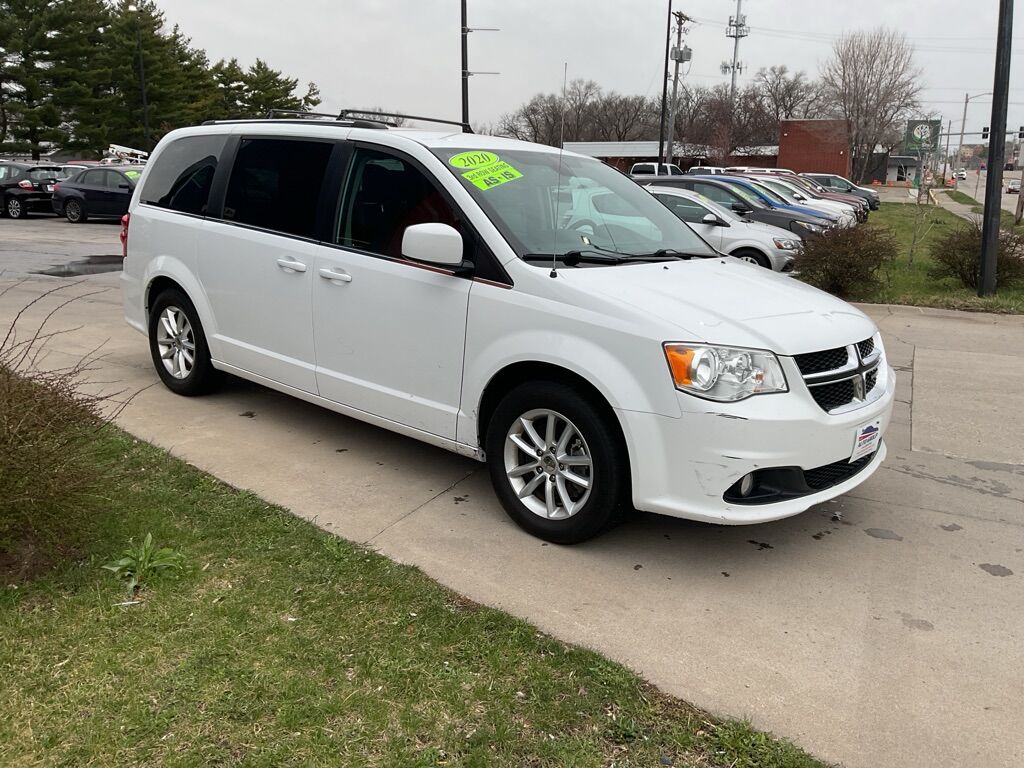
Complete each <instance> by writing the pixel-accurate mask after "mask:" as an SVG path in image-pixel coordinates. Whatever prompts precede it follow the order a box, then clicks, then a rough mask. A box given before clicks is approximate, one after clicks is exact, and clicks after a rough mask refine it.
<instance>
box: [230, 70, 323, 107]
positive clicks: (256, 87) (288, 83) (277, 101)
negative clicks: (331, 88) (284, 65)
mask: <svg viewBox="0 0 1024 768" xmlns="http://www.w3.org/2000/svg"><path fill="white" fill-rule="evenodd" d="M242 82H243V83H244V85H245V93H244V98H243V100H242V113H243V114H242V115H241V116H242V117H263V116H264V115H266V114H267V112H269V111H270V110H271V109H295V110H301V111H303V112H308V111H309V110H310V109H312V108H313V107H315V106H316V105H317V104H319V103H320V91H319V89H317V87H316V85H315V84H313V83H310V84H309V86H308V87H307V90H306V94H305V95H304V96H297V95H295V89H296V88H297V87H298V85H299V81H298V78H292V77H285V76H284V75H283V74H281V73H280V72H279V71H277V70H275V69H271V68H270V67H269V66H268V65H267V64H266V62H264V61H263V60H262V59H256V63H255V64H253V65H252V66H251V67H249V69H248V70H247V71H246V72H245V75H244V76H243V78H242Z"/></svg>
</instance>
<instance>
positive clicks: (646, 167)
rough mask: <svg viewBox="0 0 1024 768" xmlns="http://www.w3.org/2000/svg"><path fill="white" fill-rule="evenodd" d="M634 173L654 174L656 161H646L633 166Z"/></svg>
mask: <svg viewBox="0 0 1024 768" xmlns="http://www.w3.org/2000/svg"><path fill="white" fill-rule="evenodd" d="M633 173H635V174H638V175H639V174H643V175H649V174H651V175H653V174H654V163H644V164H642V165H635V166H633Z"/></svg>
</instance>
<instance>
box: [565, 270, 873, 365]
mask: <svg viewBox="0 0 1024 768" xmlns="http://www.w3.org/2000/svg"><path fill="white" fill-rule="evenodd" d="M562 275H564V276H565V277H566V282H565V285H566V286H572V287H574V288H578V289H580V290H581V291H585V292H586V293H588V294H591V295H599V296H601V297H602V298H604V299H606V300H608V301H612V302H616V303H619V304H622V305H628V306H629V307H631V308H632V309H634V310H635V311H637V312H640V313H643V314H645V315H647V316H648V317H652V318H658V319H660V320H662V321H664V322H665V323H667V324H669V325H670V326H672V327H671V328H666V329H665V339H664V341H693V342H705V343H711V344H722V345H732V346H738V347H754V348H758V349H769V350H771V351H773V352H776V353H777V354H781V355H797V354H801V353H804V352H816V351H819V350H822V349H832V348H834V347H840V346H843V345H846V344H853V343H856V342H858V341H863V340H864V339H866V338H868V337H869V336H871V335H872V334H873V333H875V330H876V328H875V324H874V323H873V322H872V321H871V320H870V318H868V317H867V316H866V315H865V314H864V313H863V312H861V311H860V310H858V309H857V308H855V307H852V306H850V305H849V304H847V303H846V302H845V301H842V300H840V299H837V298H835V297H834V296H831V295H830V294H827V293H825V292H824V291H819V290H818V289H817V288H812V287H811V286H809V285H806V284H805V283H801V282H800V281H799V280H796V279H794V278H792V277H788V276H786V275H779V274H776V273H774V272H772V271H771V270H768V269H765V268H764V267H758V266H755V265H753V264H747V263H746V262H742V261H740V260H739V259H733V258H731V257H724V258H714V259H692V260H690V261H679V262H664V263H653V264H636V265H626V266H618V267H597V268H579V269H573V270H572V271H571V272H570V271H569V270H565V271H564V272H563V271H560V272H559V277H561V276H562Z"/></svg>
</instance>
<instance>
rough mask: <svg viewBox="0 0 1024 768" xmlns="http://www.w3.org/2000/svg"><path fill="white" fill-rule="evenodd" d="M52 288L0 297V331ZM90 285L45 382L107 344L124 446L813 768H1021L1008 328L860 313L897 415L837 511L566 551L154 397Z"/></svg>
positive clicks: (329, 436)
mask: <svg viewBox="0 0 1024 768" xmlns="http://www.w3.org/2000/svg"><path fill="white" fill-rule="evenodd" d="M0 226H2V225H0ZM115 234H116V232H115ZM58 284H61V282H60V280H59V279H56V278H33V279H31V280H29V281H28V282H25V283H22V284H19V285H15V286H13V287H11V288H10V290H9V291H8V292H7V293H6V295H4V296H3V297H0V324H6V323H8V322H9V321H10V318H11V317H12V316H13V314H14V312H15V311H16V310H17V309H18V308H20V307H22V306H24V305H25V304H26V303H27V302H28V301H30V300H31V299H33V298H34V297H36V296H38V295H39V294H40V292H42V291H43V290H45V289H46V288H49V287H53V286H54V285H58ZM10 285H11V281H9V280H8V281H0V290H3V288H4V287H8V286H10ZM99 288H108V289H109V291H108V292H106V293H104V294H102V295H96V296H91V297H89V298H87V299H84V300H82V301H81V302H76V303H74V304H71V305H69V306H68V307H67V308H66V309H65V310H64V311H63V312H62V313H61V316H60V320H59V324H60V325H61V326H62V327H66V328H75V327H78V326H81V329H80V330H77V331H72V332H69V333H67V334H65V335H62V336H59V337H56V338H55V339H54V340H53V341H52V343H51V345H50V350H51V351H50V353H49V356H48V358H47V361H46V364H47V365H60V364H67V363H68V362H71V361H73V360H76V359H77V358H78V357H80V356H81V355H82V354H83V353H84V352H85V351H86V350H89V349H92V348H93V347H95V346H96V344H97V343H99V342H101V341H103V340H107V341H106V345H105V347H104V353H105V356H104V358H103V359H102V360H101V361H100V362H99V363H98V365H97V370H96V371H95V373H94V374H93V375H94V377H95V379H96V380H97V381H106V382H114V383H108V384H103V385H97V386H101V387H104V388H106V389H108V390H111V389H117V390H121V389H127V390H129V391H133V392H134V391H139V394H138V396H137V397H136V398H135V400H134V401H133V402H132V404H131V405H130V406H129V407H128V408H127V409H126V410H125V411H124V412H123V413H122V414H121V416H120V418H119V423H120V424H121V425H122V426H123V427H124V428H126V429H127V430H129V431H130V432H132V433H133V434H135V435H137V436H138V437H140V438H143V439H146V440H150V441H152V442H154V443H156V444H158V445H161V446H163V447H165V448H167V449H169V450H170V451H172V452H173V453H174V454H175V455H177V456H180V457H182V458H184V459H186V460H187V461H189V462H191V463H193V464H195V465H196V466H198V467H200V468H202V469H205V470H207V471H210V472H212V473H213V474H215V475H217V476H218V477H220V478H222V479H223V480H225V481H226V482H228V483H231V484H232V485H235V486H238V487H241V488H246V489H251V490H252V491H254V492H255V493H257V494H259V495H261V496H262V497H264V498H266V499H267V500H269V501H271V502H275V503H278V504H282V505H284V506H286V507H288V508H290V509H291V510H292V511H294V512H295V514H297V515H301V516H303V517H306V518H309V519H312V520H315V522H316V523H317V524H318V525H320V526H323V527H324V528H326V529H327V530H330V531H334V532H335V533H338V534H339V535H342V536H345V537H346V538H349V539H352V540H355V541H360V542H366V543H368V544H369V545H370V546H372V547H374V548H376V549H378V550H380V551H381V552H383V553H384V554H386V555H388V556H390V557H392V558H395V559H396V560H400V561H402V562H408V563H413V564H416V565H418V566H419V567H421V568H422V569H423V570H424V571H426V572H427V573H428V574H430V575H431V576H433V577H434V578H436V579H438V580H439V581H441V582H443V583H445V584H447V585H448V586H450V587H452V588H454V589H456V590H458V591H459V592H461V593H463V594H465V595H467V596H468V597H470V598H472V599H474V600H477V601H479V602H483V603H486V604H489V605H494V606H497V607H500V608H503V609H505V610H508V611H510V612H512V613H514V614H516V615H519V616H522V617H524V618H527V619H529V620H531V621H533V622H535V623H536V624H537V625H538V626H540V627H541V629H543V630H544V631H546V632H549V633H551V634H553V635H555V636H557V637H559V638H561V639H563V640H566V641H569V642H574V643H579V644H583V645H586V646H589V647H592V648H594V649H596V650H599V651H601V652H603V653H605V654H607V655H608V656H610V657H612V658H614V659H616V660H618V661H621V662H623V663H625V664H627V665H629V666H630V667H632V668H633V669H636V670H637V671H638V672H640V673H641V674H642V675H644V676H645V677H646V678H648V679H649V680H651V681H652V682H654V683H656V684H657V685H659V686H660V687H661V688H663V689H664V690H666V691H668V692H670V693H672V694H675V695H677V696H680V697H681V698H684V699H686V700H688V701H691V702H693V703H695V704H697V705H699V706H702V707H705V708H707V709H710V710H711V711H713V712H716V713H719V714H722V715H728V716H733V717H748V718H750V719H751V720H752V721H753V723H754V724H755V725H756V726H758V727H761V728H765V729H767V730H770V731H772V732H774V733H776V734H779V735H783V736H786V737H789V738H791V739H793V740H794V741H796V742H797V743H799V744H800V745H802V746H803V747H805V748H806V749H808V750H810V751H812V752H813V753H815V754H817V755H819V756H820V757H822V758H824V759H826V760H829V761H834V762H838V763H840V764H842V765H844V766H848V767H849V768H880V767H882V766H911V765H927V766H929V767H930V768H944V767H948V768H963V766H967V765H972V766H986V768H996V767H997V766H1005V767H1006V768H1009V767H1010V766H1020V765H1022V764H1024V740H1022V739H1021V737H1020V726H1021V723H1022V716H1024V714H1022V713H1024V705H1022V704H1021V691H1022V690H1024V589H1022V587H1021V578H1022V577H1024V421H1022V411H1024V409H1022V408H1021V396H1020V394H1019V383H1018V382H1020V381H1021V380H1024V317H1005V316H995V315H982V314H965V313H955V312H944V311H940V310H927V309H916V308H902V307H886V306H872V307H866V308H865V309H866V310H867V311H868V312H869V313H870V314H871V315H872V316H873V317H874V318H875V319H876V320H877V321H878V323H879V325H880V327H881V329H882V332H883V334H884V338H885V342H886V346H887V351H888V354H889V356H890V358H891V360H892V362H893V363H894V364H895V365H896V366H897V368H898V370H899V377H900V378H899V388H898V394H897V396H898V399H899V402H898V403H897V409H896V413H895V420H894V424H893V426H892V428H891V430H890V432H889V434H888V435H887V440H888V443H889V447H890V455H889V459H888V461H887V463H886V464H885V465H884V467H883V468H882V469H881V470H879V472H878V473H877V474H876V475H875V476H874V477H873V478H871V479H870V480H869V481H868V482H867V483H865V484H864V485H863V486H861V487H860V488H858V489H857V491H855V492H854V493H853V494H851V495H849V496H846V497H843V498H841V499H838V500H836V501H835V502H832V503H828V504H825V505H822V506H821V507H819V508H816V509H813V510H811V511H809V512H807V513H806V514H804V515H801V516H798V517H796V518H792V519H789V520H785V521H781V522H778V523H772V524H768V525H759V526H753V527H736V528H726V527H715V526H709V525H702V524H697V523H690V522H686V521H681V520H673V519H668V518H660V517H656V516H651V515H638V516H637V517H636V519H634V520H632V521H631V522H629V523H627V524H625V525H623V526H621V527H620V528H618V529H616V530H614V531H612V532H611V533H609V534H608V535H606V536H604V537H602V538H600V539H599V540H597V541H593V542H590V543H588V544H585V545H581V546H576V547H569V548H566V547H557V546H553V545H552V546H549V545H547V544H545V543H542V542H540V541H538V540H536V539H533V538H531V537H529V536H527V535H525V534H523V533H522V532H520V531H519V529H518V528H516V527H515V526H514V525H513V524H512V523H511V522H510V521H509V520H508V519H507V518H506V516H505V515H504V513H503V512H502V511H501V509H500V507H499V505H498V503H497V502H496V500H495V499H494V496H493V493H492V491H491V489H490V486H489V483H488V479H487V475H486V472H485V471H484V470H483V468H482V466H481V465H478V464H476V463H475V462H472V461H469V460H467V459H464V458H460V457H458V456H455V455H453V454H449V453H446V452H443V451H440V450H438V449H434V448H431V447H428V446H425V445H422V444H420V443H417V442H414V441H412V440H408V439H405V438H402V437H399V436H396V435H393V434H391V433H388V432H384V431H382V430H379V429H376V428H373V427H369V426H367V425H364V424H362V423H360V422H356V421H353V420H351V419H347V418H345V417H342V416H339V415H336V414H333V413H330V412H328V411H325V410H322V409H319V408H317V407H314V406H311V405H308V404H305V403H302V402H299V401H297V400H294V399H291V398H288V397H285V396H283V395H279V394H276V393H274V392H272V391H269V390H266V389H263V388H261V387H257V386H254V385H249V384H247V383H243V382H238V381H234V382H233V383H231V384H230V386H228V387H227V388H226V389H225V390H224V391H223V392H221V393H219V394H216V395H213V396H210V397H206V398H197V399H185V398H179V397H176V396H175V395H173V394H171V393H170V392H168V391H167V390H166V389H165V388H163V387H162V386H161V385H159V382H158V379H157V377H156V375H155V373H154V372H153V369H152V366H151V362H150V360H149V354H148V349H147V345H146V341H145V339H144V338H143V337H142V336H141V335H139V334H137V333H136V332H134V331H132V330H130V329H129V328H128V327H127V326H126V325H124V323H123V321H122V319H121V309H120V294H119V292H118V291H117V287H116V276H115V275H100V276H95V277H91V278H87V279H84V280H82V281H80V282H79V283H77V284H76V285H75V286H73V287H71V288H69V289H68V291H69V292H70V293H75V292H77V293H86V292H90V291H94V290H96V289H99ZM52 303H53V301H51V300H46V301H43V302H41V303H40V305H39V306H37V307H36V308H34V310H33V312H31V313H30V317H28V318H27V320H26V323H27V324H28V325H31V323H32V321H33V319H35V318H38V317H40V314H41V313H42V312H44V311H45V310H46V308H47V307H48V306H50V305H51V304H52Z"/></svg>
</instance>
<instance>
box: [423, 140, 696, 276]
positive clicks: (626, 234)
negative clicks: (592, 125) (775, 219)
mask: <svg viewBox="0 0 1024 768" xmlns="http://www.w3.org/2000/svg"><path fill="white" fill-rule="evenodd" d="M432 151H433V152H434V154H435V155H436V156H437V157H438V159H440V160H441V162H442V163H444V164H445V166H446V167H447V168H448V170H449V171H450V172H451V173H452V174H453V175H454V176H455V178H456V179H457V180H458V181H459V183H460V184H461V185H462V186H463V188H464V189H465V190H466V191H467V192H468V193H469V194H470V195H471V196H472V197H473V199H474V200H475V201H476V202H477V204H478V205H479V206H480V208H481V209H482V210H483V212H484V213H485V214H486V215H487V217H488V218H489V219H490V220H491V221H492V222H494V224H495V226H496V227H497V228H498V230H499V231H500V232H501V233H502V235H504V237H505V239H506V240H507V241H508V243H509V245H510V246H511V247H512V249H513V250H514V251H516V253H517V254H518V255H519V256H526V255H527V254H531V255H538V254H540V255H545V254H554V255H556V256H558V255H563V254H568V253H571V252H576V251H599V252H604V253H612V254H616V255H619V256H623V257H630V256H645V255H652V254H656V253H657V252H658V251H661V250H669V251H678V252H680V253H687V254H698V255H705V254H706V255H713V254H714V251H712V250H711V248H710V246H708V245H707V243H705V242H704V241H703V240H702V239H701V238H700V237H698V236H697V234H696V233H694V232H693V230H691V229H690V228H689V227H687V226H686V225H685V224H683V223H682V222H681V221H679V219H677V218H676V217H675V216H674V215H673V214H672V213H671V212H670V211H669V210H667V209H666V208H665V206H663V205H662V204H661V203H659V202H658V201H657V200H656V199H654V196H653V195H651V194H650V193H649V192H647V191H646V190H645V189H644V188H643V187H641V186H639V185H638V184H636V183H635V182H634V181H632V180H630V178H629V177H628V176H625V175H623V174H622V173H619V172H618V171H617V170H615V169H614V168H611V167H609V166H607V165H605V164H603V163H601V162H599V161H597V160H594V159H593V158H588V157H580V156H578V155H563V156H561V157H560V156H559V154H558V153H557V152H548V151H535V150H522V149H509V150H506V149H500V150H495V151H481V150H478V149H477V150H467V149H458V148H448V147H444V148H435V149H433V150H432ZM567 192H568V194H566V193H567ZM566 206H570V207H569V208H568V210H567V209H566Z"/></svg>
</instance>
